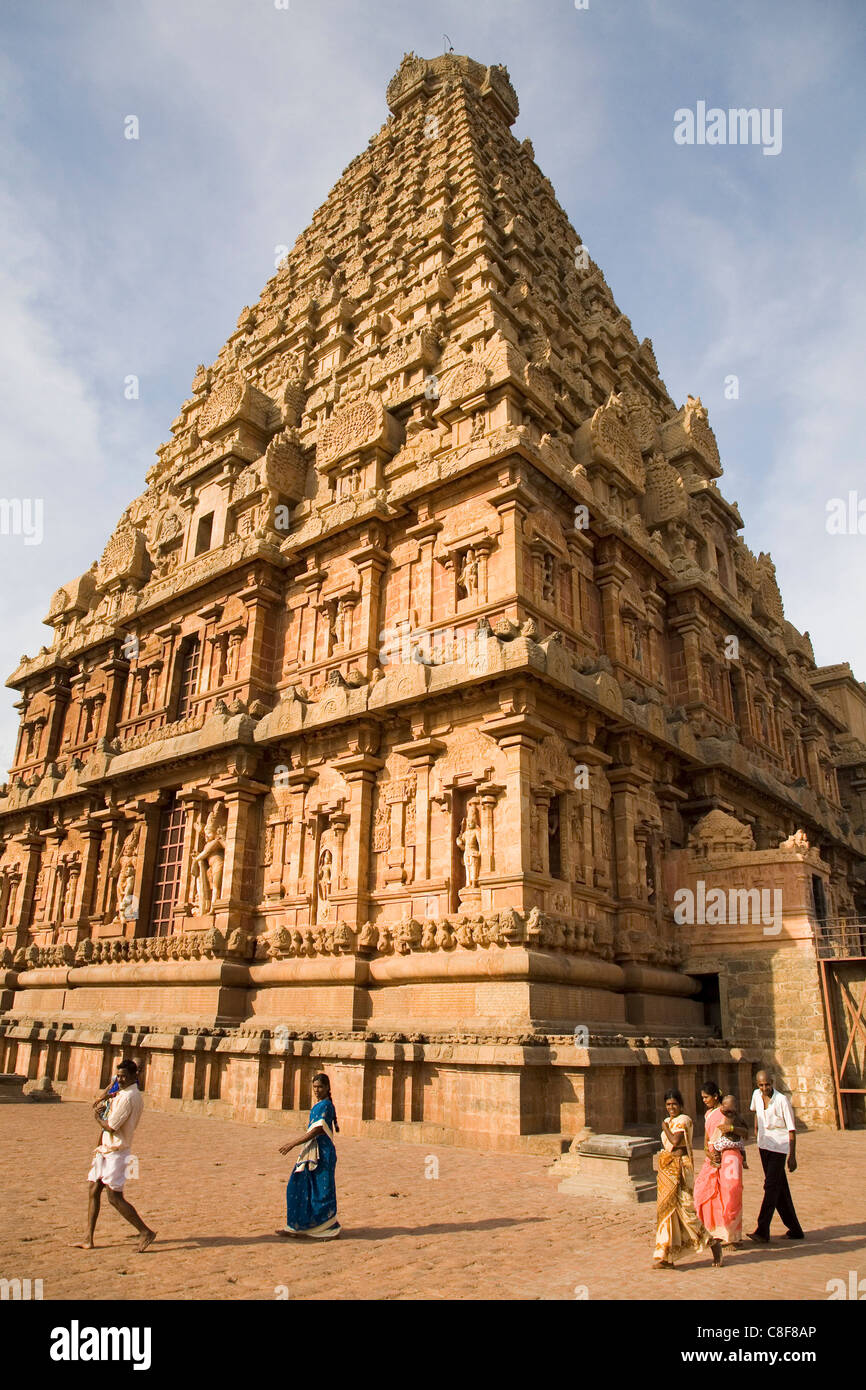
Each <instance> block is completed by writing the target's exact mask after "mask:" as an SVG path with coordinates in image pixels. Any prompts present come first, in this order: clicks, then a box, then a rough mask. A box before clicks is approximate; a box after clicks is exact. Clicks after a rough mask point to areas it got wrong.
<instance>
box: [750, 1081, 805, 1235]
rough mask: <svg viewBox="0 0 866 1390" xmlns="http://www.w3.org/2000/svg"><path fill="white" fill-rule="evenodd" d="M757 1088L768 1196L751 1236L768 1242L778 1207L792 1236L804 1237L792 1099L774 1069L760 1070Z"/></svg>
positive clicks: (754, 1101) (754, 1103) (755, 1100)
mask: <svg viewBox="0 0 866 1390" xmlns="http://www.w3.org/2000/svg"><path fill="white" fill-rule="evenodd" d="M755 1081H756V1090H755V1092H754V1094H753V1096H752V1106H751V1108H752V1110H754V1112H755V1134H756V1136H757V1140H758V1152H759V1154H760V1155H761V1165H762V1167H763V1169H764V1200H763V1202H762V1203H761V1210H760V1211H759V1213H758V1224H757V1226H756V1228H755V1230H754V1231H749V1240H754V1241H757V1242H758V1244H760V1245H766V1244H767V1243H768V1241H769V1239H770V1222H771V1221H772V1219H773V1212H774V1211H777V1212H778V1213H779V1215H780V1217H781V1218H782V1220H783V1221H784V1223H785V1225H786V1226H787V1228H788V1232H787V1235H788V1239H789V1240H803V1239H804V1235H803V1228H802V1226H801V1225H800V1223H799V1221H798V1220H797V1213H796V1212H795V1210H794V1202H793V1199H792V1197H791V1189H790V1187H789V1186H788V1177H787V1174H786V1172H785V1164H786V1163H787V1165H788V1172H789V1173H796V1171H797V1131H796V1129H795V1126H794V1111H793V1110H792V1109H791V1102H790V1101H789V1100H788V1097H787V1096H783V1095H782V1093H781V1091H777V1090H775V1089H774V1087H773V1076H772V1073H771V1072H768V1071H759V1072H758V1075H757V1076H756V1077H755Z"/></svg>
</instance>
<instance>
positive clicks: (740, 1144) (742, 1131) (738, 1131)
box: [709, 1096, 749, 1168]
mask: <svg viewBox="0 0 866 1390" xmlns="http://www.w3.org/2000/svg"><path fill="white" fill-rule="evenodd" d="M722 1114H723V1115H724V1117H725V1118H724V1121H723V1122H722V1124H720V1125H719V1126H718V1128H717V1129H716V1130H715V1131H714V1132H713V1137H712V1139H711V1140H710V1146H709V1152H710V1162H711V1163H713V1164H714V1165H715V1167H716V1168H718V1167H719V1165H720V1164H721V1161H722V1153H723V1151H724V1150H725V1149H739V1151H740V1153H741V1154H742V1156H743V1167H744V1168H748V1166H749V1165H748V1163H747V1162H746V1144H745V1139H746V1135H747V1134H748V1132H749V1130H748V1126H747V1125H746V1124H744V1122H743V1120H742V1119H741V1118H740V1116H739V1115H738V1114H737V1098H736V1096H723V1097H722Z"/></svg>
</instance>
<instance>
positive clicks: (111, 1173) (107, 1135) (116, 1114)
mask: <svg viewBox="0 0 866 1390" xmlns="http://www.w3.org/2000/svg"><path fill="white" fill-rule="evenodd" d="M115 1080H116V1082H117V1089H116V1091H115V1092H114V1094H113V1095H112V1097H111V1101H110V1104H109V1106H108V1109H107V1111H105V1113H103V1112H102V1109H101V1107H102V1106H103V1105H104V1103H105V1100H106V1094H107V1093H106V1092H103V1093H102V1094H101V1095H100V1096H98V1097H97V1099H96V1100H95V1101H94V1102H93V1111H94V1116H95V1119H96V1123H97V1124H98V1125H99V1127H100V1129H101V1130H102V1132H103V1133H102V1142H101V1143H100V1145H99V1148H98V1149H95V1150H94V1153H93V1162H92V1164H91V1166H90V1172H89V1173H88V1174H87V1180H88V1182H89V1183H90V1195H89V1199H88V1204H87V1236H86V1238H85V1239H84V1240H83V1241H82V1242H81V1243H80V1245H79V1246H78V1248H79V1250H92V1249H93V1248H94V1245H93V1235H94V1232H95V1230H96V1222H97V1219H98V1217H99V1207H100V1203H101V1202H102V1192H103V1189H105V1191H106V1192H107V1193H108V1200H109V1202H110V1203H111V1205H112V1206H113V1207H114V1210H115V1211H116V1212H119V1213H120V1215H121V1216H122V1217H123V1218H124V1220H125V1221H128V1222H129V1224H130V1225H131V1226H134V1227H135V1229H136V1230H137V1231H138V1234H139V1236H140V1237H141V1239H140V1240H139V1242H138V1250H139V1254H143V1253H144V1251H145V1250H146V1249H147V1247H148V1246H149V1245H150V1244H152V1242H153V1241H154V1239H155V1238H156V1232H155V1231H152V1230H151V1229H150V1227H149V1226H147V1225H146V1224H145V1223H144V1222H143V1221H142V1219H141V1217H140V1216H139V1214H138V1212H137V1211H136V1210H135V1207H134V1206H133V1205H132V1203H131V1202H127V1200H126V1198H125V1197H124V1195H123V1188H124V1184H125V1182H126V1179H127V1177H128V1175H129V1171H130V1168H131V1166H132V1163H133V1158H132V1148H131V1146H132V1136H133V1134H134V1133H135V1128H136V1125H137V1124H138V1122H139V1120H140V1119H141V1112H142V1110H143V1109H144V1101H143V1099H142V1095H141V1091H140V1090H139V1089H138V1067H137V1066H136V1064H135V1062H132V1061H128V1060H127V1061H123V1062H121V1063H120V1065H119V1067H118V1068H117V1072H116V1075H115Z"/></svg>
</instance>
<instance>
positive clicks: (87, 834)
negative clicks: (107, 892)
mask: <svg viewBox="0 0 866 1390" xmlns="http://www.w3.org/2000/svg"><path fill="white" fill-rule="evenodd" d="M74 829H76V830H77V831H78V833H79V834H80V836H81V838H82V840H83V841H84V855H83V858H82V861H81V871H80V873H79V876H78V893H77V895H76V902H75V903H74V904H73V908H72V916H73V917H74V918H75V924H76V928H77V930H76V935H75V941H74V942H73V943H72V944H73V945H77V944H78V942H79V941H81V940H83V938H84V937H86V936H89V934H90V909H91V903H92V902H93V892H94V888H95V886H96V874H97V870H98V868H99V850H100V846H101V845H102V824H101V822H100V821H99V819H98V818H96V817H94V816H84V817H83V818H82V819H81V820H79V821H75V822H74Z"/></svg>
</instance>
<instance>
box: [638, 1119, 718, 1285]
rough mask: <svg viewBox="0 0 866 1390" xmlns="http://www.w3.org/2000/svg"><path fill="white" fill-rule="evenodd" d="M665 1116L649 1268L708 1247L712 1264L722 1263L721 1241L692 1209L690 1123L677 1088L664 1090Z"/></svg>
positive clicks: (670, 1262)
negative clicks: (653, 1246) (651, 1255)
mask: <svg viewBox="0 0 866 1390" xmlns="http://www.w3.org/2000/svg"><path fill="white" fill-rule="evenodd" d="M665 1110H666V1111H667V1118H666V1119H665V1120H664V1121H663V1123H662V1133H661V1140H662V1152H661V1153H660V1154H659V1172H658V1207H657V1210H656V1244H655V1250H654V1252H653V1269H666V1268H671V1267H672V1266H673V1264H674V1263H675V1261H676V1259H677V1257H678V1256H679V1255H681V1254H683V1252H684V1251H687V1250H695V1251H697V1250H706V1249H707V1247H708V1246H709V1248H710V1250H711V1251H712V1256H713V1264H714V1265H715V1266H716V1267H717V1268H718V1266H719V1265H721V1263H722V1242H721V1241H720V1240H717V1239H716V1238H715V1237H713V1236H711V1235H710V1233H709V1231H708V1230H707V1229H706V1228H705V1227H704V1225H703V1224H702V1222H701V1220H700V1218H699V1217H698V1214H697V1212H696V1211H695V1204H694V1199H693V1197H692V1193H693V1191H694V1186H695V1166H694V1158H693V1156H692V1133H693V1130H694V1123H693V1121H692V1120H691V1118H690V1117H689V1116H688V1115H685V1114H684V1113H683V1098H682V1096H681V1095H680V1093H679V1091H667V1092H666V1094H665Z"/></svg>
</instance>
